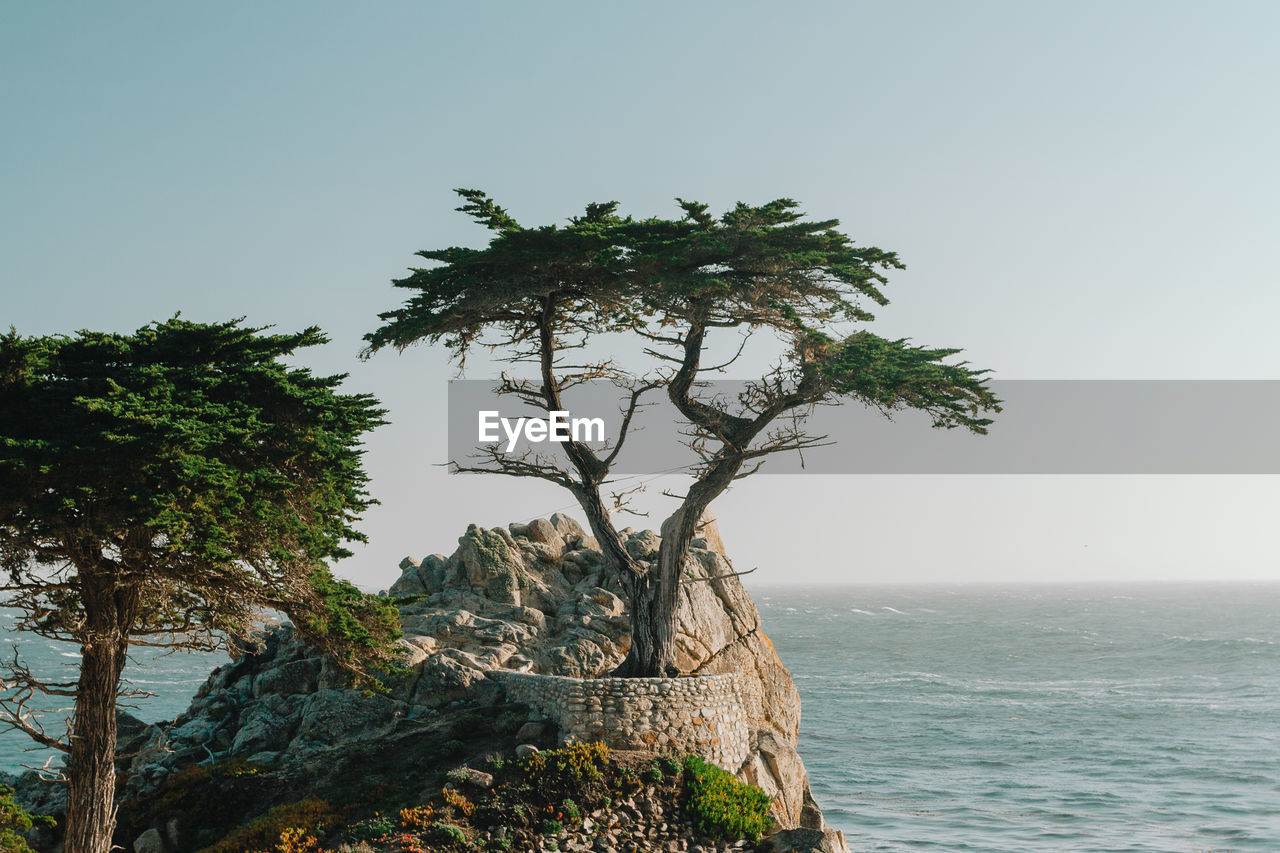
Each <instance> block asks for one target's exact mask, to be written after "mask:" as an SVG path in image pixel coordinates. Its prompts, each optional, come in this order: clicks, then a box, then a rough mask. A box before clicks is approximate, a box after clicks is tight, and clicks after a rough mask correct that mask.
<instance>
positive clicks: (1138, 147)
mask: <svg viewBox="0 0 1280 853" xmlns="http://www.w3.org/2000/svg"><path fill="white" fill-rule="evenodd" d="M1278 32H1280V5H1277V4H1275V3H1271V2H1251V3H1246V2H1235V3H1227V4H1209V3H1207V2H1203V3H1187V2H1125V3H1114V2H1109V3H1080V2H1072V3H1054V4H1044V3H1034V4H1033V3H1025V2H1014V3H990V2H989V3H966V4H960V3H943V2H932V3H923V2H917V3H893V4H889V3H881V4H860V3H793V4H782V3H742V2H734V3H654V2H646V3H643V4H640V3H637V4H630V5H629V6H625V7H624V6H623V5H621V4H600V3H541V4H529V3H466V4H463V3H455V4H443V3H435V4H432V3H390V2H384V3H377V4H355V3H351V4H336V3H317V2H308V3H301V2H298V3H272V4H250V3H223V4H195V3H168V2H166V3H116V4H90V3H63V4H34V3H18V2H7V3H3V4H0V92H2V95H0V97H2V98H3V117H4V118H3V126H4V132H3V134H2V135H0V282H2V283H3V288H4V302H3V304H4V309H5V310H4V316H3V317H0V321H3V322H4V323H5V324H9V323H12V324H13V325H15V326H16V327H17V328H18V329H19V331H21V332H23V333H26V334H43V333H52V332H61V331H70V330H74V329H78V328H86V327H87V328H97V329H117V330H128V329H133V328H136V327H138V326H140V325H143V324H144V323H146V322H148V321H150V320H154V319H161V318H164V317H167V316H170V315H172V314H173V313H174V312H175V311H179V310H181V311H182V312H183V314H184V315H185V316H186V317H188V318H190V319H197V320H218V319H225V318H227V317H231V316H238V315H247V317H248V319H249V321H250V322H252V323H254V324H258V325H266V324H272V323H274V324H278V325H279V326H281V327H284V328H294V327H301V326H304V325H308V324H313V323H314V324H317V325H320V326H322V327H323V328H325V329H326V330H327V331H328V332H329V333H330V334H331V335H332V336H333V338H334V343H332V344H331V345H329V346H328V347H326V348H325V350H324V351H323V352H316V353H313V354H311V355H310V356H309V357H308V359H307V360H308V362H309V363H310V364H312V365H314V366H315V367H316V368H317V369H319V370H322V371H326V372H338V371H349V372H351V374H352V378H351V380H350V383H349V386H350V387H351V388H352V389H353V390H362V391H372V392H374V393H376V394H377V395H378V396H379V397H380V398H382V399H383V401H384V402H385V403H386V405H387V406H388V407H389V408H390V409H391V418H392V420H393V421H394V424H393V425H392V426H389V427H386V428H384V429H382V430H380V431H379V433H378V434H376V436H375V437H374V438H373V439H372V441H371V443H370V455H369V466H370V469H371V471H372V472H373V474H374V477H375V481H374V488H375V490H376V493H377V495H378V497H380V498H381V499H382V500H383V502H384V503H383V506H382V507H380V508H378V509H377V510H375V511H374V512H372V513H371V514H370V516H369V518H368V521H367V523H366V524H365V529H366V530H367V531H368V532H369V533H370V535H371V536H372V537H373V543H372V544H371V545H370V546H369V547H367V548H362V549H360V551H359V553H358V556H357V557H356V558H355V559H353V560H351V561H349V562H348V563H347V564H346V566H345V567H344V569H345V571H346V572H347V573H348V574H350V575H351V576H353V577H354V578H355V579H357V580H358V581H360V582H362V583H365V584H369V585H375V586H378V585H383V586H385V585H386V584H387V583H389V581H390V579H391V578H392V577H393V576H394V564H395V562H396V561H397V560H398V559H399V557H400V556H402V555H404V554H406V553H413V554H415V555H419V556H420V555H421V554H423V553H427V552H431V551H443V552H448V551H449V550H451V549H452V543H453V541H454V539H455V537H456V536H457V535H458V534H459V533H461V532H462V530H463V529H464V528H465V525H466V523H467V522H468V521H478V522H481V523H484V524H488V525H493V524H499V523H502V522H505V521H508V520H511V519H514V518H518V517H529V516H532V515H534V514H537V513H541V512H543V511H544V510H550V509H553V508H556V507H560V506H562V505H564V504H566V503H568V502H569V500H568V499H567V498H566V497H564V496H563V495H562V494H560V493H558V492H556V491H555V490H554V489H552V488H550V487H543V486H541V485H538V484H533V483H527V482H515V481H509V480H500V479H496V478H473V477H470V478H464V477H453V478H450V477H447V476H446V475H444V474H443V473H442V472H441V471H440V470H439V469H436V468H432V467H430V466H431V463H434V462H439V461H442V460H443V457H444V435H443V425H442V419H441V418H440V407H441V406H443V404H444V390H445V386H444V382H445V380H446V379H447V378H448V377H449V376H450V375H451V371H450V370H449V368H448V367H447V366H446V365H445V364H444V360H443V354H442V353H441V352H439V351H435V350H431V349H428V348H417V349H414V350H411V351H409V352H407V353H406V354H404V355H402V356H397V355H395V354H393V353H383V354H380V355H379V356H377V357H376V358H375V359H373V360H372V361H371V362H368V363H360V362H357V361H356V358H355V355H356V352H357V351H358V349H359V347H360V337H361V335H362V334H363V333H364V332H366V331H368V330H370V329H371V328H373V326H374V325H375V324H376V314H377V312H378V311H381V310H387V309H389V308H392V307H394V306H395V305H396V304H398V302H399V301H400V299H401V294H400V293H399V292H396V291H393V290H392V289H391V288H390V286H389V280H390V279H391V278H392V277H396V276H399V275H401V274H402V273H403V270H404V268H405V267H406V266H408V265H410V264H412V263H413V261H414V258H413V252H414V251H416V250H418V249H422V248H429V247H437V246H442V245H448V244H455V243H469V244H475V243H476V241H479V240H482V239H483V237H484V234H483V232H481V231H479V230H478V229H476V228H474V227H472V226H471V225H470V223H469V222H468V221H467V220H466V219H465V218H464V217H462V216H460V215H458V214H455V213H453V212H452V208H453V207H454V206H455V200H454V198H453V197H452V195H451V193H450V190H451V188H453V187H457V186H475V187H480V188H483V189H486V190H488V191H489V192H491V193H492V194H494V195H495V196H496V197H497V198H498V199H499V201H500V202H501V203H503V204H504V205H506V206H507V207H508V208H509V209H510V210H511V212H512V213H513V214H514V215H515V216H516V217H517V218H519V219H521V220H522V221H524V222H526V223H529V224H541V223H544V222H550V221H556V220H563V219H564V218H565V217H567V216H569V215H572V214H573V213H574V212H576V211H578V210H580V209H581V207H582V206H583V205H584V204H586V203H587V202H590V201H598V200H608V199H617V200H619V201H621V202H622V205H623V209H624V210H626V211H628V212H633V213H636V214H640V215H649V214H668V215H669V214H671V213H673V211H674V204H673V202H672V198H673V197H674V196H677V195H678V196H682V197H685V198H695V199H701V200H704V201H707V202H709V203H711V204H712V205H713V207H716V208H721V207H724V206H727V205H730V204H732V203H733V202H734V201H737V200H739V199H742V200H744V201H751V202H761V201H765V200H768V199H771V198H775V197H778V196H790V197H793V198H796V199H798V200H800V201H801V202H802V203H803V204H804V206H805V208H806V209H807V210H809V211H811V212H812V213H813V214H814V215H816V216H821V217H838V218H840V219H841V220H842V221H843V223H844V227H845V230H846V231H848V232H849V233H850V234H852V235H853V236H854V237H855V238H856V239H858V240H859V241H862V242H866V243H873V244H877V245H880V246H883V247H885V248H891V249H895V250H897V251H898V252H900V253H901V255H902V257H903V259H904V260H905V261H906V262H907V264H908V266H909V270H908V271H907V272H905V273H902V274H899V275H895V276H894V278H893V281H892V284H891V286H890V288H889V295H890V297H891V298H892V300H893V304H892V305H891V306H890V307H889V308H888V309H886V310H885V311H883V312H881V318H880V321H878V322H877V324H876V327H877V330H878V331H880V332H881V333H883V334H887V335H909V336H912V337H914V338H915V339H916V340H918V341H920V342H922V343H928V344H937V345H958V346H963V347H965V348H966V354H967V355H968V357H969V358H970V359H971V360H972V361H973V362H974V363H976V364H980V365H983V366H989V367H992V368H994V369H995V370H996V371H997V373H998V374H999V375H1000V376H1002V377H1006V378H1188V379H1192V378H1197V379H1198V378H1257V379H1276V378H1280V336H1277V334H1276V331H1275V330H1276V318H1277V316H1280V287H1277V286H1276V285H1277V281H1276V279H1277V273H1276V269H1277V263H1276V259H1275V251H1276V250H1275V246H1276V235H1277V234H1280V202H1278V201H1277V199H1280V167H1278V166H1277V155H1276V152H1277V151H1280V113H1278V112H1277V110H1276V109H1275V108H1274V105H1273V104H1274V99H1275V92H1276V91H1278V90H1280V60H1277V58H1276V54H1277V52H1276V50H1275V43H1276V38H1277V33H1278ZM469 375H470V376H474V377H476V378H480V377H481V376H482V375H483V372H482V371H481V372H473V373H470V374H469ZM654 505H655V509H657V508H659V507H660V506H661V504H660V502H659V499H657V498H655V499H654ZM921 505H923V507H924V508H920V507H921ZM1277 508H1280V482H1277V478H1274V477H1268V478H1262V477H1258V478H1247V477H1221V478H1211V477H1201V478H1171V477H1163V478H1158V477H1152V478H1140V477H1134V478H1086V477H1056V478H1045V477H1039V478H1037V477H1007V478H996V477H987V478H984V477H952V478H936V477H934V478H927V477H896V478H895V477H847V478H845V477H840V478H836V477H830V478H815V477H807V478H784V477H767V478H766V477H761V478H756V479H755V480H754V481H745V482H744V483H743V484H742V485H740V486H739V487H738V488H736V489H735V490H734V492H733V493H731V494H729V495H727V496H725V498H723V499H722V501H721V502H720V504H719V511H720V515H721V517H722V525H723V527H724V529H725V536H726V539H727V540H728V542H729V544H730V546H731V547H732V548H733V549H734V552H735V553H736V554H737V555H738V558H739V560H740V561H745V562H749V563H752V564H758V565H760V566H761V570H760V572H759V575H758V577H759V578H761V579H762V580H764V581H772V582H784V581H787V580H791V579H796V580H806V581H820V580H834V579H845V580H867V581H881V580H913V579H915V580H925V579H954V580H983V579H1003V578H1023V579H1064V580H1071V579H1092V578H1125V579H1141V578H1176V579H1187V578H1213V577H1221V578H1244V577H1249V578H1272V579H1280V556H1278V555H1280V547H1278V546H1280V534H1277V533H1276V532H1275V531H1276V528H1277V526H1276V525H1275V524H1274V518H1275V514H1276V510H1277ZM834 534H839V535H840V536H848V537H851V538H850V539H842V540H839V541H837V542H832V541H831V538H830V537H831V536H832V535H834ZM1086 544H1088V545H1089V547H1088V548H1087V549H1086V548H1084V545H1086Z"/></svg>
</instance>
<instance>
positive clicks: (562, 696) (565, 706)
mask: <svg viewBox="0 0 1280 853" xmlns="http://www.w3.org/2000/svg"><path fill="white" fill-rule="evenodd" d="M489 676H490V677H491V678H496V679H498V680H499V681H501V683H502V684H503V685H504V686H505V688H506V691H507V698H508V699H510V700H511V701H512V702H523V703H525V704H527V705H530V706H532V707H533V708H534V709H536V710H537V711H538V713H540V714H542V715H543V716H545V717H547V718H549V719H552V720H555V721H556V722H557V723H559V725H560V737H561V740H562V741H568V740H578V741H597V740H599V741H604V742H605V743H606V744H608V745H609V746H610V747H612V748H614V749H645V750H652V751H654V752H661V753H681V754H683V753H694V754H697V755H701V756H702V757H704V758H706V759H707V760H708V761H711V762H714V763H715V764H718V765H719V766H721V767H723V768H724V769H726V770H729V771H733V772H736V771H737V770H738V768H739V767H741V766H742V763H743V762H744V761H745V760H746V758H747V753H748V750H749V748H750V737H749V734H748V728H747V717H746V711H745V710H744V708H743V705H742V697H741V694H740V693H739V691H738V677H737V676H736V675H732V674H726V675H701V676H694V677H687V678H589V679H582V678H566V677H563V676H558V675H536V674H534V673H528V672H511V671H508V670H495V671H492V672H490V673H489Z"/></svg>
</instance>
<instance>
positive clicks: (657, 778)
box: [644, 761, 662, 782]
mask: <svg viewBox="0 0 1280 853" xmlns="http://www.w3.org/2000/svg"><path fill="white" fill-rule="evenodd" d="M644 778H645V779H647V780H648V781H650V782H661V781H662V768H661V767H659V766H658V762H656V761H655V762H653V764H652V765H651V766H650V767H649V769H648V770H646V771H644Z"/></svg>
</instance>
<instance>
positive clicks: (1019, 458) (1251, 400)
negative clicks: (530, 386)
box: [448, 379, 1280, 474]
mask: <svg viewBox="0 0 1280 853" xmlns="http://www.w3.org/2000/svg"><path fill="white" fill-rule="evenodd" d="M743 385H744V383H742V382H737V381H719V382H709V383H707V385H706V386H705V387H703V388H701V389H700V390H699V396H701V397H702V398H704V399H708V400H710V399H711V398H718V399H719V400H720V401H721V402H724V401H729V402H730V403H732V402H733V401H735V400H736V399H737V395H738V393H739V391H740V390H741V389H742V387H743ZM497 388H498V383H496V382H490V381H487V380H458V381H454V382H450V383H449V406H448V443H449V446H448V452H449V461H450V462H454V463H457V464H458V465H460V466H468V467H489V468H492V467H494V465H495V462H494V459H493V457H492V455H491V453H492V452H493V451H494V449H496V452H498V453H500V454H503V455H504V456H506V457H507V458H523V460H524V461H525V462H526V463H530V464H550V465H564V464H565V461H566V460H565V457H564V456H563V454H562V453H561V448H562V446H563V445H561V444H559V443H557V442H555V441H551V440H545V441H530V440H529V438H528V437H527V434H526V432H525V430H526V429H527V428H528V424H529V422H528V421H526V422H524V423H523V424H522V423H520V422H519V421H518V419H519V418H533V419H538V420H540V421H541V422H542V426H535V427H533V433H534V438H535V439H536V438H539V437H540V436H541V431H542V430H543V429H546V430H547V431H548V432H550V431H551V428H550V427H549V426H548V425H547V421H548V418H547V413H546V411H545V410H539V409H535V408H532V407H529V406H526V405H524V404H522V402H521V401H520V400H519V399H517V398H516V397H514V396H512V395H499V394H497ZM991 388H992V390H993V391H994V393H995V395H996V396H997V397H999V398H1000V399H1001V400H1002V401H1003V404H1002V406H1003V411H1002V412H1000V413H999V414H994V415H990V417H992V418H993V419H994V421H995V423H994V424H992V426H991V427H990V431H989V434H987V435H974V434H972V433H969V432H968V431H966V430H962V429H951V430H945V429H934V428H932V427H931V425H930V420H929V418H928V416H926V415H924V414H922V413H919V412H914V411H910V410H904V411H899V412H894V413H892V420H890V419H889V418H886V417H885V416H884V415H883V414H881V413H880V412H878V411H875V410H872V409H868V408H867V407H865V406H863V405H861V404H859V403H847V404H845V405H842V406H821V407H818V408H816V409H815V410H814V411H813V413H812V414H810V415H809V416H808V417H807V418H806V419H805V421H804V423H803V425H802V428H803V431H804V433H806V434H808V435H811V436H826V437H827V439H826V440H827V441H829V442H831V445H830V446H825V447H816V448H810V449H808V450H805V451H803V453H797V452H795V451H788V452H782V453H776V454H772V455H770V456H769V457H768V461H767V463H766V464H765V465H764V467H763V468H761V469H760V470H761V473H770V474H797V473H808V474H1278V473H1280V440H1278V439H1277V436H1280V381H1277V380H1192V381H1184V380H1127V379H1125V380H1001V381H993V382H992V383H991ZM642 399H644V400H646V401H648V402H650V403H652V404H653V405H651V406H649V407H647V408H645V409H642V410H641V411H640V412H639V413H638V414H637V415H636V417H635V419H634V421H633V424H632V428H631V430H629V434H628V435H627V437H626V439H625V443H624V445H623V448H622V450H621V451H620V452H619V453H618V456H617V459H616V462H615V465H614V468H613V473H614V474H655V473H659V472H670V471H678V470H679V469H681V468H683V467H687V466H691V465H693V464H695V463H696V461H697V458H696V456H695V455H694V454H693V452H692V451H691V450H690V449H689V448H688V447H687V446H685V444H684V443H683V442H686V441H687V436H686V435H683V434H682V433H686V432H687V431H688V425H687V424H685V423H683V422H682V421H681V420H680V417H679V414H678V413H677V412H676V410H675V408H674V407H673V406H671V404H670V403H669V402H668V401H667V400H666V398H665V397H664V396H662V390H661V389H658V390H656V391H652V392H650V393H649V394H647V395H646V396H645V397H644V398H642ZM624 401H625V394H624V393H623V392H622V391H620V390H619V389H618V388H616V387H614V386H613V385H611V384H610V383H608V382H592V383H587V384H584V385H582V386H580V387H577V388H574V389H572V390H571V391H569V392H566V393H565V395H564V403H565V411H566V412H567V414H566V415H563V416H562V418H561V422H560V423H558V424H557V425H555V431H556V432H558V433H562V434H568V433H570V432H571V431H572V427H573V423H572V421H573V420H574V419H577V420H578V421H579V423H578V434H579V436H580V437H583V438H588V437H589V438H592V439H594V438H597V437H598V434H599V427H601V426H602V427H603V433H604V436H605V438H606V439H608V440H609V441H610V442H611V443H612V442H616V439H617V435H618V431H619V428H620V426H621V423H622V415H621V412H620V406H621V405H623V403H624ZM482 412H491V413H495V414H491V415H487V416H485V417H486V418H487V423H488V424H489V425H490V427H491V429H490V430H489V435H490V436H493V435H496V436H497V437H498V438H497V440H496V441H480V440H479V436H480V425H481V424H480V421H481V413H482ZM498 418H506V419H507V421H508V422H507V425H506V427H505V428H504V427H503V426H502V424H501V423H500V422H499V421H497V419H498ZM595 419H598V420H599V423H595ZM513 432H515V433H517V434H518V437H517V438H515V439H514V443H512V442H513V439H511V438H510V435H511V434H512V433H513ZM588 432H590V433H591V434H590V435H589V436H588ZM587 443H588V444H589V445H590V446H592V447H596V448H599V447H601V446H602V445H601V443H600V442H599V441H594V440H589V441H587ZM509 445H510V446H511V449H510V451H509V452H508V449H507V448H508V446H509ZM714 446H715V445H714V444H712V445H711V447H712V448H713V449H714ZM477 454H479V455H477Z"/></svg>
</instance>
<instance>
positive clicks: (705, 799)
mask: <svg viewBox="0 0 1280 853" xmlns="http://www.w3.org/2000/svg"><path fill="white" fill-rule="evenodd" d="M684 771H685V792H686V793H687V795H688V798H689V803H688V807H687V811H688V813H689V817H690V819H691V820H692V821H693V825H694V827H695V828H697V829H698V830H699V831H700V832H705V833H707V834H708V835H711V836H714V837H716V838H721V839H726V840H728V839H733V838H743V837H745V838H749V839H751V840H752V841H756V840H758V839H759V838H760V836H762V835H764V834H765V833H766V832H768V831H769V826H770V824H771V823H772V821H771V820H770V818H769V806H770V804H771V803H772V798H770V797H769V795H768V794H766V793H765V792H764V791H761V790H760V789H759V788H757V787H756V786H755V785H748V784H746V783H745V782H739V781H738V780H737V779H735V778H734V777H733V774H732V773H730V772H729V771H727V770H722V769H721V768H719V767H717V766H716V765H714V764H711V763H710V762H708V761H705V760H703V759H702V758H699V757H698V756H696V755H690V756H687V757H686V758H685V760H684Z"/></svg>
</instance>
